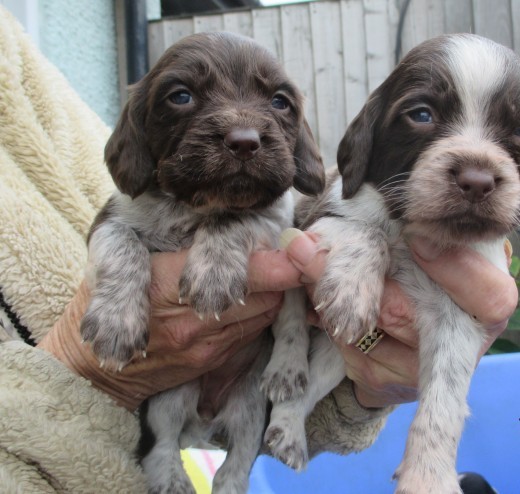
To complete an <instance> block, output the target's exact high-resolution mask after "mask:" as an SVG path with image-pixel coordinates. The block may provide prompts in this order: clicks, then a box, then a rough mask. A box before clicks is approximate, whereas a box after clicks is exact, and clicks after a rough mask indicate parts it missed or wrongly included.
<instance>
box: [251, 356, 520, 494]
mask: <svg viewBox="0 0 520 494" xmlns="http://www.w3.org/2000/svg"><path fill="white" fill-rule="evenodd" d="M469 406H470V409H471V416H470V417H469V418H468V419H467V421H466V426H465V429H464V434H463V436H462V441H461V444H460V448H459V456H458V461H457V469H458V471H459V472H463V471H473V472H478V473H480V474H481V475H483V476H484V477H486V479H487V480H488V481H489V482H490V483H491V484H492V485H493V487H494V488H495V489H496V490H497V491H498V492H499V494H519V493H520V353H511V354H505V355H493V356H486V357H484V358H482V360H481V362H480V364H479V366H478V368H477V370H476V372H475V375H474V377H473V381H472V384H471V388H470V392H469ZM415 410H416V404H415V403H411V404H407V405H402V406H400V407H399V408H398V409H397V410H396V411H395V412H394V413H392V414H391V415H390V417H389V418H388V422H387V425H386V427H385V429H384V430H383V432H382V433H381V434H380V435H379V437H378V439H377V441H376V442H375V443H374V445H373V446H372V447H371V448H369V449H368V450H365V451H363V452H361V453H358V454H351V455H348V456H345V457H342V456H338V455H334V454H331V453H324V454H321V455H319V456H318V457H316V458H314V459H313V460H312V461H311V462H310V463H309V466H308V468H307V470H306V471H305V472H302V473H296V472H294V471H293V470H291V469H290V468H288V467H286V466H285V465H283V464H282V463H280V462H278V461H276V460H273V459H272V458H270V457H267V456H261V457H259V458H258V460H257V461H256V463H255V465H254V467H253V471H252V473H251V483H250V489H249V494H321V493H324V494H325V493H326V494H392V493H393V492H394V489H395V483H393V482H392V480H391V479H392V475H393V473H394V471H395V469H396V468H397V466H398V465H399V463H400V460H401V458H402V455H403V452H404V447H405V441H406V435H407V431H408V428H409V426H410V423H411V421H412V419H413V416H414V414H415Z"/></svg>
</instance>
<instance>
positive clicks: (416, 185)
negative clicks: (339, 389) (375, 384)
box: [266, 35, 520, 494]
mask: <svg viewBox="0 0 520 494" xmlns="http://www.w3.org/2000/svg"><path fill="white" fill-rule="evenodd" d="M482 67H485V71H483V70H482ZM484 72H485V73H484ZM417 110H421V111H424V110H426V114H425V115H427V116H431V117H432V118H431V120H429V119H428V118H425V119H424V121H421V120H420V119H415V118H414V115H416V114H414V112H415V111H417ZM519 135H520V60H519V58H518V56H517V55H515V54H514V53H513V52H511V51H510V50H508V49H506V48H504V47H502V46H499V45H497V44H495V43H493V42H491V41H489V40H485V39H483V38H480V37H477V36H472V35H453V36H444V37H440V38H436V39H433V40H430V41H427V42H425V43H424V44H422V45H420V46H419V47H417V48H415V49H414V50H412V52H410V54H408V55H407V57H406V59H405V60H403V62H402V63H401V64H400V65H399V66H398V67H397V68H396V69H395V70H394V72H393V73H392V74H391V75H390V76H389V78H388V79H387V80H386V81H385V82H384V83H383V84H382V85H381V86H380V87H379V88H378V89H377V90H376V91H375V92H374V93H373V94H372V95H371V96H370V98H369V100H368V102H367V104H366V105H365V107H364V108H363V110H362V111H361V113H360V114H359V115H358V117H356V119H355V120H354V121H353V123H352V124H351V126H350V127H349V128H348V129H347V132H346V134H345V137H344V138H343V140H342V142H341V144H340V146H339V150H338V165H339V171H340V173H339V174H338V173H337V172H335V173H333V174H332V175H331V176H329V180H328V184H327V186H326V190H325V192H324V194H323V195H322V196H321V197H320V198H319V199H318V201H309V200H306V199H304V202H303V204H302V205H301V207H299V208H298V211H299V223H300V224H301V225H302V226H304V227H307V228H308V229H309V230H311V231H313V232H316V233H317V234H318V235H319V236H320V237H321V244H322V246H323V247H324V248H327V249H330V254H329V256H328V265H327V269H326V272H325V274H324V276H323V278H322V279H321V280H320V281H319V282H318V284H317V287H316V292H315V293H316V295H315V301H316V304H317V307H316V308H317V310H318V312H319V313H320V315H321V319H322V321H323V322H324V323H325V326H326V327H327V328H328V330H329V331H330V332H334V333H335V337H336V338H338V339H340V340H343V342H345V343H352V342H354V341H355V340H356V338H358V337H360V336H361V335H363V334H364V333H366V332H368V331H371V330H372V329H373V328H374V327H375V324H376V319H377V314H378V312H379V304H380V300H381V294H382V292H383V287H384V280H385V277H393V278H394V279H396V280H397V281H398V282H399V283H400V285H401V286H402V288H403V289H404V290H405V292H406V293H407V294H408V296H409V297H410V299H411V300H412V301H413V303H414V305H415V308H416V317H417V324H416V326H417V328H418V330H419V336H420V350H419V353H420V355H419V356H420V382H419V407H418V411H417V414H416V416H415V418H414V421H413V423H412V426H411V428H410V431H409V435H408V439H407V445H406V451H405V455H404V458H403V461H402V463H401V465H400V467H399V468H398V470H397V472H396V474H395V477H396V479H397V488H396V492H397V493H398V494H412V493H413V494H461V489H460V487H459V484H458V482H457V475H456V472H455V461H456V453H457V445H458V441H459V439H460V436H461V432H462V428H463V424H464V419H465V417H466V416H467V414H468V409H467V405H466V399H465V398H466V394H467V390H468V387H469V384H470V379H471V375H472V373H473V369H474V367H475V365H476V363H477V356H478V353H479V349H480V348H481V346H482V344H483V341H484V338H485V331H484V329H483V328H482V326H481V325H480V324H479V323H478V321H476V320H475V319H474V318H473V317H471V315H468V314H466V313H465V312H463V311H462V310H461V309H460V308H459V307H458V306H457V305H456V304H455V303H454V302H453V301H452V300H451V299H450V298H449V296H448V295H447V294H446V293H445V292H444V291H442V290H441V289H440V287H439V286H437V285H436V284H435V283H433V282H432V281H431V280H430V278H429V277H428V276H427V275H426V274H425V273H424V272H422V271H421V270H420V269H419V267H418V266H417V265H416V264H415V263H414V262H413V260H412V258H411V256H410V253H409V251H408V248H407V246H406V243H405V242H404V236H403V233H404V234H406V233H407V232H408V233H411V232H414V233H418V234H420V235H423V236H425V237H427V238H429V239H430V240H431V241H432V242H434V243H437V244H438V245H439V246H440V247H441V248H445V247H450V246H453V245H467V246H470V247H472V248H473V249H475V250H477V251H478V252H480V253H481V254H482V255H484V256H485V257H486V258H487V259H489V260H490V261H491V262H493V263H494V264H495V265H496V266H498V267H499V268H500V269H502V270H503V271H505V272H507V264H506V259H505V255H504V247H503V242H504V237H503V236H504V235H506V234H507V233H508V232H510V231H511V230H512V229H513V228H514V227H515V226H516V224H517V223H518V213H519V207H520V181H519V177H518V166H519V163H520V137H519ZM465 169H477V170H480V171H482V170H483V171H485V172H486V173H489V174H490V175H491V176H492V177H493V181H494V183H493V190H492V191H491V193H490V194H489V196H487V197H486V198H485V200H482V201H477V202H473V201H470V200H467V198H466V197H465V195H464V192H463V189H462V186H460V185H458V184H457V181H456V179H455V177H456V175H457V173H459V172H460V171H461V170H465ZM310 355H311V358H310V382H309V386H308V388H307V391H306V393H305V395H304V396H303V397H301V398H299V399H298V400H294V401H292V402H290V401H289V402H285V403H284V404H283V407H280V408H279V409H278V413H277V414H276V415H274V416H273V417H272V418H271V423H270V425H269V428H268V429H267V432H266V437H267V438H268V439H269V440H270V441H271V442H272V443H273V453H274V454H275V455H276V456H277V457H278V458H280V459H281V460H282V461H285V462H286V463H287V464H289V465H290V466H292V467H295V468H302V467H303V466H304V465H305V462H306V459H307V455H306V444H305V436H304V434H303V433H302V431H303V424H304V420H305V416H306V415H307V414H308V413H310V411H311V410H312V409H313V407H314V405H315V404H316V402H317V401H318V400H319V399H321V398H322V397H323V396H325V395H326V394H327V393H328V392H329V391H330V390H331V389H333V388H334V386H336V385H337V383H339V382H340V381H341V380H342V379H343V377H344V372H345V371H344V362H343V358H342V356H341V354H340V353H339V351H338V350H337V349H336V348H335V346H334V345H333V344H332V343H331V342H330V340H329V339H328V337H327V336H326V335H325V334H324V333H321V334H320V333H318V334H317V335H316V336H314V337H313V338H312V341H311V352H310ZM345 481H348V479H345Z"/></svg>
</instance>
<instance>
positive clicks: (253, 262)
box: [248, 250, 301, 292]
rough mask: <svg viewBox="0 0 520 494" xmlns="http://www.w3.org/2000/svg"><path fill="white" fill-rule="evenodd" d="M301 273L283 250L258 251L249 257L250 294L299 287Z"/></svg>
mask: <svg viewBox="0 0 520 494" xmlns="http://www.w3.org/2000/svg"><path fill="white" fill-rule="evenodd" d="M300 276H301V273H300V272H299V271H298V270H297V269H296V268H295V266H294V265H293V264H292V263H291V261H290V260H289V258H288V257H287V253H286V252H285V251H283V250H258V251H255V252H253V253H252V254H251V256H250V257H249V268H248V279H249V291H250V292H269V291H282V290H289V289H290V288H296V287H298V286H301V283H300V281H299V280H300Z"/></svg>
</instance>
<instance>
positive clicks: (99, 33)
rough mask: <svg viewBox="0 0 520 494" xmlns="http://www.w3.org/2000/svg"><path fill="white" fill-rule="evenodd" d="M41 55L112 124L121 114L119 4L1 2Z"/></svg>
mask: <svg viewBox="0 0 520 494" xmlns="http://www.w3.org/2000/svg"><path fill="white" fill-rule="evenodd" d="M1 3H2V4H3V5H4V6H5V7H7V8H8V9H9V10H11V12H13V13H14V14H15V15H16V16H17V17H18V18H19V20H20V21H21V22H22V24H23V25H24V27H25V28H26V30H27V31H28V32H29V34H30V35H31V37H32V38H33V40H34V41H35V43H36V44H37V45H38V46H39V48H40V50H41V51H42V53H43V54H44V55H45V56H46V57H47V58H48V59H49V60H50V61H51V62H52V63H53V64H54V65H56V66H57V67H58V68H59V69H60V70H61V72H63V74H64V75H65V77H67V79H68V80H69V82H70V84H71V85H72V87H73V88H74V89H75V90H76V91H77V93H78V94H79V95H80V96H81V98H82V99H83V100H84V101H85V102H86V103H87V104H88V105H89V106H90V107H91V108H92V109H93V110H94V111H95V112H96V113H97V114H98V115H99V116H100V117H101V118H102V119H103V120H104V121H105V123H107V124H108V125H110V126H113V125H114V124H115V122H116V120H117V117H118V115H119V112H120V103H119V76H118V64H117V41H116V27H115V13H114V3H113V2H112V1H111V0H1Z"/></svg>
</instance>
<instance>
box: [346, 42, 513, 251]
mask: <svg viewBox="0 0 520 494" xmlns="http://www.w3.org/2000/svg"><path fill="white" fill-rule="evenodd" d="M519 163H520V59H519V58H518V56H517V55H515V54H514V53H513V52H512V51H511V50H509V49H507V48H505V47H503V46H501V45H498V44H496V43H494V42H492V41H489V40H487V39H484V38H481V37H478V36H473V35H451V36H442V37H438V38H435V39H432V40H429V41H426V42H425V43H423V44H421V45H419V46H418V47H416V48H415V49H413V50H412V51H411V52H410V53H409V54H408V55H407V56H406V57H405V58H404V59H403V61H402V62H401V63H400V64H399V65H398V66H397V67H396V69H395V70H394V71H393V72H392V74H391V75H390V76H389V77H388V79H387V80H386V81H385V82H384V83H383V84H382V85H381V86H380V87H379V88H378V89H377V90H376V91H375V92H374V93H373V94H372V95H371V96H370V98H369V100H368V101H367V103H366V105H365V107H364V108H363V109H362V111H361V112H360V114H359V115H358V116H357V117H356V119H355V120H354V121H353V122H352V124H351V125H350V126H349V128H348V129H347V132H346V134H345V136H344V137H343V140H342V141H341V143H340V146H339V149H338V166H339V169H340V172H341V174H342V177H343V196H344V197H345V198H348V197H351V196H352V195H353V194H355V192H356V191H357V190H358V189H359V187H360V186H361V184H362V183H363V182H370V183H372V184H374V185H375V186H376V187H377V188H378V189H379V190H380V192H381V193H382V194H383V195H384V197H385V199H386V201H387V205H388V207H389V209H390V211H391V213H392V215H393V216H394V217H401V218H403V219H404V220H405V222H407V223H408V224H409V225H411V226H412V227H413V228H414V229H415V230H419V231H420V232H421V233H422V234H424V235H428V236H431V237H435V238H437V239H438V241H439V242H444V243H454V242H455V243H457V242H467V241H475V240H482V239H485V238H491V237H494V236H496V235H502V234H505V233H507V232H508V231H510V230H511V229H512V228H513V227H514V226H515V224H516V223H517V220H518V210H519V206H520V183H519V176H518V165H519Z"/></svg>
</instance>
